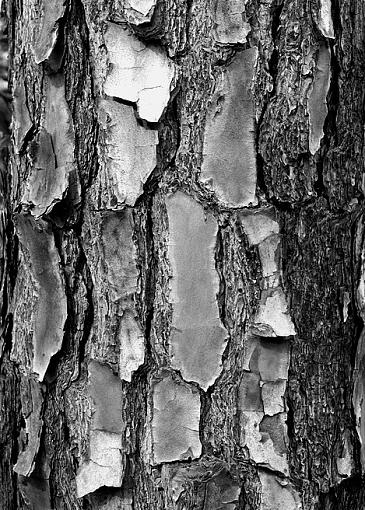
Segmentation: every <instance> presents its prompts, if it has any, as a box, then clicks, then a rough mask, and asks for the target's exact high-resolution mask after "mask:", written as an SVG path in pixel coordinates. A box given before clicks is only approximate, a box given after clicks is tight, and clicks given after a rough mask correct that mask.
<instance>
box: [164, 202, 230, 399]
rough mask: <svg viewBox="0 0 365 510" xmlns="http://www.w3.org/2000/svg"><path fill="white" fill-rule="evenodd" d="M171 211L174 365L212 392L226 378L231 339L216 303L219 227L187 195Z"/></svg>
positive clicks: (172, 358)
mask: <svg viewBox="0 0 365 510" xmlns="http://www.w3.org/2000/svg"><path fill="white" fill-rule="evenodd" d="M166 206H167V214H168V221H169V245H168V256H169V261H170V264H171V267H172V275H173V276H172V279H171V297H170V299H171V302H172V307H173V317H172V332H171V336H170V352H171V365H172V367H173V368H176V369H177V370H180V371H181V375H182V377H183V378H184V379H185V380H187V381H195V382H197V383H198V384H199V385H200V386H201V387H202V388H203V389H205V390H206V389H207V388H208V387H209V386H211V385H212V384H213V383H214V381H215V380H216V378H217V377H218V375H219V374H220V371H221V359H222V354H223V352H224V348H225V343H226V342H225V340H226V336H227V333H226V330H225V328H224V327H223V325H222V323H221V321H220V318H219V309H218V303H217V298H216V295H217V293H218V290H219V280H218V274H217V271H216V269H215V245H216V239H217V231H218V226H217V222H216V220H215V219H214V217H213V215H212V214H210V213H206V214H205V213H204V209H203V207H202V206H201V205H200V204H198V203H197V202H196V201H195V200H194V199H193V198H191V197H189V196H188V195H186V194H184V193H182V192H177V193H175V194H174V195H172V196H170V197H168V198H167V199H166Z"/></svg>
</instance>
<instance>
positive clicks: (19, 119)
mask: <svg viewBox="0 0 365 510" xmlns="http://www.w3.org/2000/svg"><path fill="white" fill-rule="evenodd" d="M13 107H14V110H13V121H12V131H13V133H14V140H15V150H16V152H18V153H19V151H20V150H21V147H22V145H23V142H24V138H25V137H26V135H27V133H28V132H29V130H30V129H31V127H32V125H33V124H32V121H31V119H30V115H29V110H28V106H27V98H26V94H25V88H24V83H23V82H22V81H19V82H18V84H17V86H16V89H15V91H14V96H13Z"/></svg>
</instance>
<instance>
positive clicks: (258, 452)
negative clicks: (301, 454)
mask: <svg viewBox="0 0 365 510" xmlns="http://www.w3.org/2000/svg"><path fill="white" fill-rule="evenodd" d="M264 416H265V415H264V413H263V412H255V411H251V412H242V413H241V421H243V422H244V424H245V427H244V428H242V429H241V444H242V445H244V446H246V447H247V449H248V451H249V455H250V458H251V459H252V460H253V461H254V462H256V463H257V464H260V465H262V466H265V467H267V468H268V469H272V470H273V471H279V472H280V473H283V474H284V475H288V474H289V467H288V460H287V457H286V453H285V452H284V451H281V448H278V447H277V444H276V437H275V436H276V435H277V436H280V439H281V441H282V442H284V443H285V444H286V443H287V441H288V439H287V436H286V425H285V420H286V413H281V414H278V415H276V416H277V417H279V424H280V427H278V423H277V422H276V423H275V424H274V425H273V434H272V435H270V434H268V433H267V432H263V431H261V430H260V424H261V423H262V421H263V419H264ZM274 432H275V433H274Z"/></svg>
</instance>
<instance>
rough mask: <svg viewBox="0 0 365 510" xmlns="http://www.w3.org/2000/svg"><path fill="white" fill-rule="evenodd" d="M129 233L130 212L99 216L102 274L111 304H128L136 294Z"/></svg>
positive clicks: (131, 241) (133, 257)
mask: <svg viewBox="0 0 365 510" xmlns="http://www.w3.org/2000/svg"><path fill="white" fill-rule="evenodd" d="M133 230H134V223H133V212H132V210H131V209H130V208H126V209H124V211H121V212H118V213H109V212H107V213H105V214H104V215H103V219H102V223H101V240H102V250H103V255H104V264H105V270H106V271H105V272H106V277H107V281H108V285H109V288H110V290H111V299H112V300H113V301H115V302H116V301H121V302H130V301H132V300H133V296H134V294H135V293H136V291H137V278H138V271H137V266H136V258H137V253H136V246H135V244H134V241H133Z"/></svg>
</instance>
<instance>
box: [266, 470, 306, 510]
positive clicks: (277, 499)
mask: <svg viewBox="0 0 365 510" xmlns="http://www.w3.org/2000/svg"><path fill="white" fill-rule="evenodd" d="M258 475H259V478H260V482H261V491H262V492H261V506H260V510H302V508H303V507H302V504H301V501H300V497H299V495H298V494H297V492H296V491H295V489H294V487H293V486H292V485H291V484H290V482H289V481H288V480H286V479H282V478H280V477H279V476H275V475H274V474H270V473H268V472H266V471H262V470H261V469H259V470H258Z"/></svg>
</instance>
